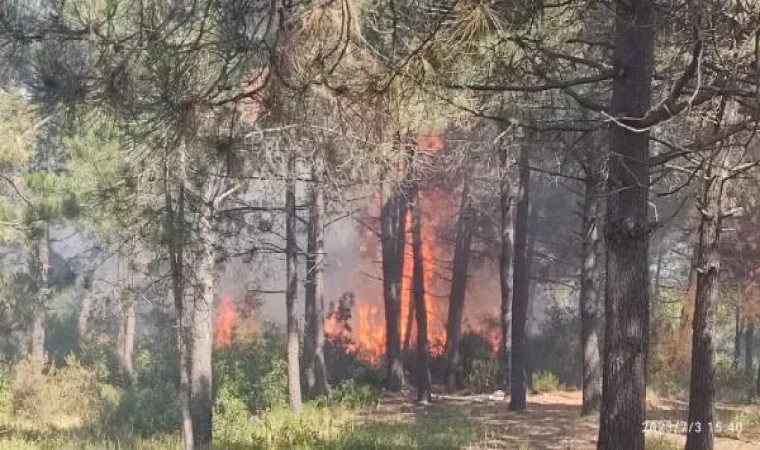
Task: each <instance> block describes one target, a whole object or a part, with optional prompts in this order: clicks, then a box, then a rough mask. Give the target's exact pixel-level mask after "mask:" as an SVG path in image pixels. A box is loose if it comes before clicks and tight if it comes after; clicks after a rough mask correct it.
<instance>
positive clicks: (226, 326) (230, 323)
mask: <svg viewBox="0 0 760 450" xmlns="http://www.w3.org/2000/svg"><path fill="white" fill-rule="evenodd" d="M234 331H235V305H234V304H233V303H232V299H231V298H230V297H229V296H227V295H223V296H221V297H220V298H219V307H218V309H217V312H216V321H215V322H214V348H215V349H220V348H225V347H229V346H230V345H231V344H232V335H233V332H234Z"/></svg>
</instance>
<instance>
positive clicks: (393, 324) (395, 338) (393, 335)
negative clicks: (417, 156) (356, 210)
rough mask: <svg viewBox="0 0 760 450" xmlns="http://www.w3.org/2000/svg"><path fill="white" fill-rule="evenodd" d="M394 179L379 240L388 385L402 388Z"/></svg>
mask: <svg viewBox="0 0 760 450" xmlns="http://www.w3.org/2000/svg"><path fill="white" fill-rule="evenodd" d="M392 183H393V180H390V179H389V180H385V181H384V182H383V199H382V200H383V206H382V209H381V211H380V241H381V246H382V258H383V262H382V264H383V301H384V303H385V353H386V363H387V379H386V386H387V388H388V389H389V390H391V391H400V390H401V387H402V386H403V385H404V364H403V361H402V358H401V329H400V326H401V324H400V323H399V320H400V309H401V277H402V276H403V273H401V272H400V267H399V266H400V264H399V258H400V257H403V255H399V254H398V252H399V243H398V240H399V239H402V237H401V236H399V231H398V224H399V221H400V218H399V214H400V199H399V197H400V195H399V190H398V188H397V187H395V186H393V184H392Z"/></svg>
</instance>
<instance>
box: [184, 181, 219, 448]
mask: <svg viewBox="0 0 760 450" xmlns="http://www.w3.org/2000/svg"><path fill="white" fill-rule="evenodd" d="M212 195H213V194H211V193H209V192H205V193H204V198H205V199H209V198H210V197H211V196H212ZM215 215H216V208H215V202H214V201H213V200H207V202H206V204H205V205H204V206H203V207H201V211H200V214H198V216H197V219H196V221H197V236H196V237H195V239H194V240H195V243H196V245H197V247H198V248H197V251H196V255H197V262H196V277H197V281H196V286H197V288H196V289H195V291H196V292H195V295H194V305H193V317H192V331H191V333H192V336H193V338H192V347H191V349H192V360H191V361H192V362H191V365H190V367H191V370H190V383H191V388H192V395H191V397H190V410H191V413H192V417H193V434H194V442H195V448H196V449H207V448H210V447H211V440H212V426H211V424H212V414H213V408H214V399H213V392H212V386H213V372H212V360H211V357H212V351H213V333H214V293H215V286H216V262H215V258H216V254H215V248H216V230H215V227H214V217H215Z"/></svg>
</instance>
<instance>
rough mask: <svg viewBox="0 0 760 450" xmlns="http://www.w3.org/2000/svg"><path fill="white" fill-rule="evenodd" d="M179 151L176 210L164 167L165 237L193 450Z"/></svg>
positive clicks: (188, 446) (183, 407)
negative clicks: (178, 182)
mask: <svg viewBox="0 0 760 450" xmlns="http://www.w3.org/2000/svg"><path fill="white" fill-rule="evenodd" d="M182 152H183V150H182V149H181V150H180V154H181V157H180V174H179V178H180V185H179V188H178V193H177V201H176V203H177V206H176V208H177V209H176V211H175V210H174V205H173V204H174V202H173V199H172V194H171V187H170V184H169V168H168V165H165V167H164V198H165V205H164V207H165V209H166V216H165V219H164V220H165V222H164V228H165V233H166V236H167V238H166V245H167V247H168V250H169V263H170V266H171V281H172V296H173V297H174V314H175V315H176V317H175V320H176V324H175V341H176V342H175V344H176V346H177V359H178V360H179V397H180V412H181V413H182V448H183V450H194V448H195V445H194V442H193V418H192V414H191V411H190V397H191V392H192V391H191V388H190V342H189V340H190V339H189V336H188V335H187V325H186V323H185V322H186V320H185V319H186V317H185V316H186V312H185V279H184V274H183V272H184V234H185V233H184V229H185V227H184V219H185V186H184V180H185V173H184V154H183V153H182Z"/></svg>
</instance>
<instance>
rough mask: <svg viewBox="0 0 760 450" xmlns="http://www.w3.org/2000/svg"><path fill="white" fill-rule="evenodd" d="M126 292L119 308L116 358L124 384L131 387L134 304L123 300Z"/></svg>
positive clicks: (131, 301)
mask: <svg viewBox="0 0 760 450" xmlns="http://www.w3.org/2000/svg"><path fill="white" fill-rule="evenodd" d="M127 295H129V294H128V292H126V291H125V292H122V295H121V305H120V308H119V334H118V338H117V342H118V356H119V370H120V371H121V376H122V378H123V380H122V381H123V382H124V384H127V385H131V384H133V383H134V381H135V373H134V370H133V368H132V354H133V352H134V348H135V304H134V299H133V298H125V297H126V296H127Z"/></svg>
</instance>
